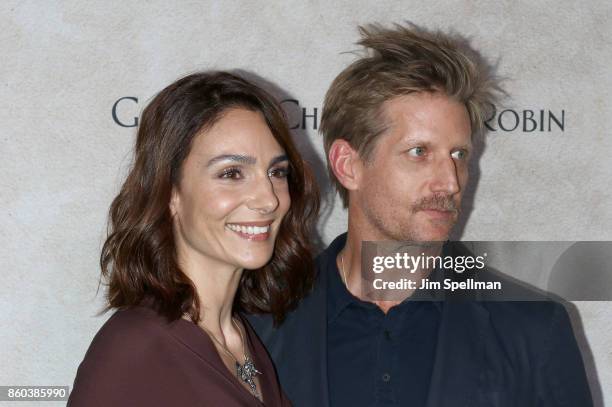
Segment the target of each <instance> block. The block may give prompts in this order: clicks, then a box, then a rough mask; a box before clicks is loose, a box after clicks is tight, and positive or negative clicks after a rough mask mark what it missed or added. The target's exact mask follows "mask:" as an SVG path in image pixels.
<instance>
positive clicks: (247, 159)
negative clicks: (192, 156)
mask: <svg viewBox="0 0 612 407" xmlns="http://www.w3.org/2000/svg"><path fill="white" fill-rule="evenodd" d="M220 161H234V162H237V163H240V164H249V165H253V164H255V163H256V162H257V159H256V158H255V157H251V156H250V155H242V154H221V155H218V156H216V157H213V158H211V159H210V160H208V163H206V167H210V166H211V165H213V164H216V163H218V162H220Z"/></svg>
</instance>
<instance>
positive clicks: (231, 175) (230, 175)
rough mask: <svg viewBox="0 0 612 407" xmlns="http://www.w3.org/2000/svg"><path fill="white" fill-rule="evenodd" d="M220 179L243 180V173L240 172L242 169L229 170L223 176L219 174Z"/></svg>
mask: <svg viewBox="0 0 612 407" xmlns="http://www.w3.org/2000/svg"><path fill="white" fill-rule="evenodd" d="M219 178H225V179H240V178H242V173H241V172H240V169H238V168H227V169H225V170H223V172H221V174H219Z"/></svg>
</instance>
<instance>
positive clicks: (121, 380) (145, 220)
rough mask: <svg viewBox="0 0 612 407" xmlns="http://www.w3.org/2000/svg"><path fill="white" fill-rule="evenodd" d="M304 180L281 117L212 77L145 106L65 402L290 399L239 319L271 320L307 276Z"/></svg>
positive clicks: (307, 188) (259, 99) (303, 288)
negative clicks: (81, 355) (103, 295)
mask: <svg viewBox="0 0 612 407" xmlns="http://www.w3.org/2000/svg"><path fill="white" fill-rule="evenodd" d="M317 210H318V193H317V190H316V186H315V184H314V181H313V179H312V177H311V175H310V172H309V171H308V168H307V167H306V166H305V164H304V162H303V161H302V159H301V158H300V156H299V154H298V152H297V150H296V148H295V146H294V144H293V142H292V140H291V137H290V135H289V131H288V129H287V124H286V122H285V119H284V116H283V114H282V111H281V110H280V108H279V107H278V105H277V104H276V103H275V102H274V101H273V99H272V98H271V97H270V96H269V95H268V94H267V93H265V92H264V91H263V90H261V89H259V88H258V87H256V86H255V85H253V84H251V83H249V82H247V81H245V80H244V79H241V78H238V77H236V76H234V75H231V74H228V73H223V72H212V73H198V74H194V75H190V76H187V77H185V78H183V79H181V80H179V81H177V82H175V83H173V84H172V85H170V86H168V87H167V88H166V89H164V90H163V91H161V92H160V93H159V94H158V95H157V96H156V97H155V98H154V99H153V101H152V102H151V103H150V104H149V105H148V106H147V108H146V109H145V110H144V112H143V114H142V118H141V124H140V127H139V130H138V137H137V141H136V148H135V161H134V166H133V168H132V170H131V172H130V173H129V175H128V177H127V179H126V181H125V183H124V184H123V187H122V188H121V191H120V193H119V195H118V196H117V197H116V198H115V200H114V201H113V203H112V206H111V208H110V221H109V235H108V238H107V240H106V242H105V244H104V247H103V249H102V255H101V267H102V274H103V276H104V278H105V279H106V281H107V283H108V308H114V309H117V312H115V314H114V315H113V316H112V317H111V318H110V319H109V320H108V322H107V323H106V324H105V325H104V326H103V327H102V328H101V329H100V331H99V332H98V334H97V335H96V337H95V338H94V340H93V342H92V344H91V346H90V348H89V350H88V351H87V354H86V355H85V359H84V360H83V362H82V363H81V365H80V367H79V370H78V373H77V377H76V379H75V383H74V389H73V391H72V394H71V396H70V401H69V405H72V406H82V405H87V406H92V405H101V406H102V405H104V406H107V405H108V406H111V405H112V406H122V405H126V406H127V405H130V406H140V405H143V406H145V405H146V406H170V405H172V406H175V405H176V406H261V405H262V403H263V405H266V406H280V405H283V406H284V405H289V402H288V401H287V399H286V398H285V397H284V395H283V393H282V391H281V389H280V386H279V384H278V381H277V378H276V376H275V372H274V368H273V366H272V363H271V361H270V359H269V357H268V356H267V353H266V351H265V349H264V348H263V346H262V344H261V342H260V341H259V340H258V338H257V337H256V336H255V334H254V332H253V330H252V329H251V328H250V326H249V325H248V323H247V322H246V320H245V319H244V318H243V317H242V316H241V315H240V313H241V312H253V313H267V312H269V313H272V314H273V316H274V319H275V321H276V322H280V321H282V319H283V318H284V316H285V314H286V313H287V312H288V311H289V310H291V309H292V308H293V307H294V306H295V305H296V303H297V301H299V299H300V298H302V297H303V296H304V295H305V294H306V293H307V292H308V290H309V289H310V287H311V284H312V280H313V271H312V270H313V267H312V258H311V255H310V247H309V245H308V237H309V233H310V231H311V227H312V225H313V221H314V218H315V216H316V213H317Z"/></svg>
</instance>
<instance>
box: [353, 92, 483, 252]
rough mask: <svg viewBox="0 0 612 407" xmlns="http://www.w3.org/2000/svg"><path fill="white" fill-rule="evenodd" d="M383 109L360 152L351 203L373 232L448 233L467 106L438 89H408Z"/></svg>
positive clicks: (412, 236) (464, 166) (467, 131)
mask: <svg viewBox="0 0 612 407" xmlns="http://www.w3.org/2000/svg"><path fill="white" fill-rule="evenodd" d="M383 117H384V118H385V120H386V121H387V125H388V129H387V131H386V133H385V134H384V135H382V136H380V138H379V139H378V140H376V141H375V143H376V145H375V147H374V150H373V151H372V153H371V155H370V156H369V157H368V159H367V160H365V161H362V160H360V161H361V162H360V163H359V172H360V176H359V177H358V181H357V183H358V185H357V188H356V189H354V190H352V191H351V192H350V206H349V208H350V209H353V210H357V211H358V212H360V214H361V216H359V217H358V218H359V219H361V222H362V223H363V225H361V227H363V229H362V230H363V231H367V232H366V233H367V236H369V238H371V239H376V240H413V241H442V240H446V239H448V236H449V234H450V231H451V229H452V227H453V225H454V224H455V222H456V221H457V218H458V214H459V208H460V204H461V196H462V193H463V191H464V189H465V186H466V183H467V180H468V157H469V155H470V152H471V150H472V143H471V126H470V120H469V115H468V112H467V109H466V108H465V106H464V105H462V104H461V103H459V102H457V101H455V100H453V99H451V98H449V97H448V96H446V95H444V94H442V93H413V94H410V95H406V96H401V97H397V98H394V99H391V100H389V101H388V102H386V103H385V105H384V106H383Z"/></svg>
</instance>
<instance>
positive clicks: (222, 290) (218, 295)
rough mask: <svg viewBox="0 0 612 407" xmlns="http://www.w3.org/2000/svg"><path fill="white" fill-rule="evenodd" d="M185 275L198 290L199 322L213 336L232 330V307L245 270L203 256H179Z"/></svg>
mask: <svg viewBox="0 0 612 407" xmlns="http://www.w3.org/2000/svg"><path fill="white" fill-rule="evenodd" d="M179 264H180V266H181V269H182V270H183V272H184V273H185V274H186V275H187V277H189V279H190V280H191V281H192V283H193V285H194V286H195V289H196V293H197V296H198V300H199V302H200V321H199V322H198V325H200V326H203V327H205V328H206V329H207V330H208V331H210V332H211V333H213V334H214V335H219V334H222V333H224V332H229V331H232V330H233V326H232V307H233V304H234V298H235V297H236V292H237V291H238V284H239V283H240V278H241V276H242V268H238V267H235V266H232V265H229V264H227V263H222V262H219V261H215V260H213V259H210V258H205V257H204V256H196V255H190V256H180V261H179Z"/></svg>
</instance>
